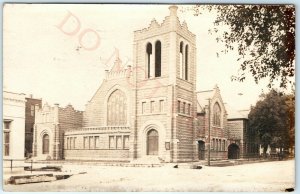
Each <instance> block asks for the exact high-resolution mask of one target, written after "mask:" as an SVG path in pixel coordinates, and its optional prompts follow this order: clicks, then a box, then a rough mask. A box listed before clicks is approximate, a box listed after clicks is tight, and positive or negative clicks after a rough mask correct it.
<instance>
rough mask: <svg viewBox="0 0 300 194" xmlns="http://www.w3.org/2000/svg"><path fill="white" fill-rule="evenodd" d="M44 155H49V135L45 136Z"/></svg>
mask: <svg viewBox="0 0 300 194" xmlns="http://www.w3.org/2000/svg"><path fill="white" fill-rule="evenodd" d="M43 154H49V135H48V134H45V135H44V136H43Z"/></svg>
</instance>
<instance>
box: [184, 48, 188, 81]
mask: <svg viewBox="0 0 300 194" xmlns="http://www.w3.org/2000/svg"><path fill="white" fill-rule="evenodd" d="M188 58H189V46H188V45H186V46H185V61H184V62H185V64H184V65H185V68H184V69H185V71H184V73H185V74H184V79H185V80H188V69H189V68H188V63H189V62H188Z"/></svg>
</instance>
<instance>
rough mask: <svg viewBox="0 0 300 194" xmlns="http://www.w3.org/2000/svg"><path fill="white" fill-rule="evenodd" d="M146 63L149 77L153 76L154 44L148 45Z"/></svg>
mask: <svg viewBox="0 0 300 194" xmlns="http://www.w3.org/2000/svg"><path fill="white" fill-rule="evenodd" d="M146 55H147V56H146V64H147V67H146V68H147V77H148V78H150V76H151V72H150V71H151V63H152V61H151V55H152V44H151V43H148V44H147V47H146Z"/></svg>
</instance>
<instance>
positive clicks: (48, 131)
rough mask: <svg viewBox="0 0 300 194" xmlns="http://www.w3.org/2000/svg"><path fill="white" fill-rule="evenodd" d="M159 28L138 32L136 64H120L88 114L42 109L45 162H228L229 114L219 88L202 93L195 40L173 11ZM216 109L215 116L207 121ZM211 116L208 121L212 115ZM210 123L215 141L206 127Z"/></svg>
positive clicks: (37, 138)
mask: <svg viewBox="0 0 300 194" xmlns="http://www.w3.org/2000/svg"><path fill="white" fill-rule="evenodd" d="M169 10H170V15H169V16H167V17H165V19H164V21H163V22H162V23H161V24H160V23H158V22H157V21H156V20H152V21H151V23H150V25H149V26H148V27H147V28H144V29H141V30H137V31H134V42H133V51H134V54H133V64H132V65H130V66H129V65H128V66H126V67H124V66H122V63H121V61H120V60H119V59H118V58H117V59H116V61H115V64H114V66H113V67H112V68H111V69H110V70H107V71H106V77H105V79H104V80H103V82H102V84H101V86H100V87H99V89H98V90H97V91H96V92H95V94H94V96H93V97H92V98H91V100H90V101H89V102H88V103H87V105H86V109H85V111H83V112H81V111H76V110H74V108H73V107H72V106H70V105H69V106H67V107H66V108H61V107H59V106H58V105H55V106H54V107H50V106H49V105H44V106H43V107H42V108H40V109H37V110H36V113H35V115H36V117H35V119H36V121H35V123H36V124H35V127H34V142H33V153H34V156H35V157H38V158H41V159H66V160H103V161H104V160H109V161H131V162H132V161H153V162H155V161H157V162H188V161H196V160H199V159H205V155H206V154H207V147H208V146H207V145H208V144H209V143H211V145H212V148H213V152H212V156H211V157H213V158H215V159H226V158H227V129H226V122H227V117H226V116H227V113H226V110H225V107H224V104H223V101H222V99H221V96H220V92H219V89H218V88H215V89H214V90H213V91H209V92H208V93H209V94H208V95H209V97H210V98H211V101H210V102H209V106H208V105H207V102H208V101H207V102H206V96H207V92H198V93H197V92H196V66H197V65H196V36H195V34H193V33H192V32H191V31H189V29H188V26H187V24H186V23H185V22H183V23H181V22H180V21H179V19H178V16H177V7H176V6H170V7H169ZM208 110H210V111H211V112H210V114H204V113H205V112H207V111H208ZM208 115H210V116H208ZM209 122H210V123H211V129H212V131H211V139H210V140H211V142H209V140H208V136H207V135H208V127H207V126H208V125H207V124H208V123H209Z"/></svg>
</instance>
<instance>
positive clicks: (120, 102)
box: [107, 90, 127, 126]
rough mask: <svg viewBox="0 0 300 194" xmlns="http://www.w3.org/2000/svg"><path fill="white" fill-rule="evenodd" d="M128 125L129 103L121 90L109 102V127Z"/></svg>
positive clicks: (113, 94)
mask: <svg viewBox="0 0 300 194" xmlns="http://www.w3.org/2000/svg"><path fill="white" fill-rule="evenodd" d="M126 124H127V101H126V96H125V94H124V93H123V92H122V91H121V90H115V91H114V92H113V93H112V94H111V95H110V97H109V98H108V102H107V125H110V126H118V125H126Z"/></svg>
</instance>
